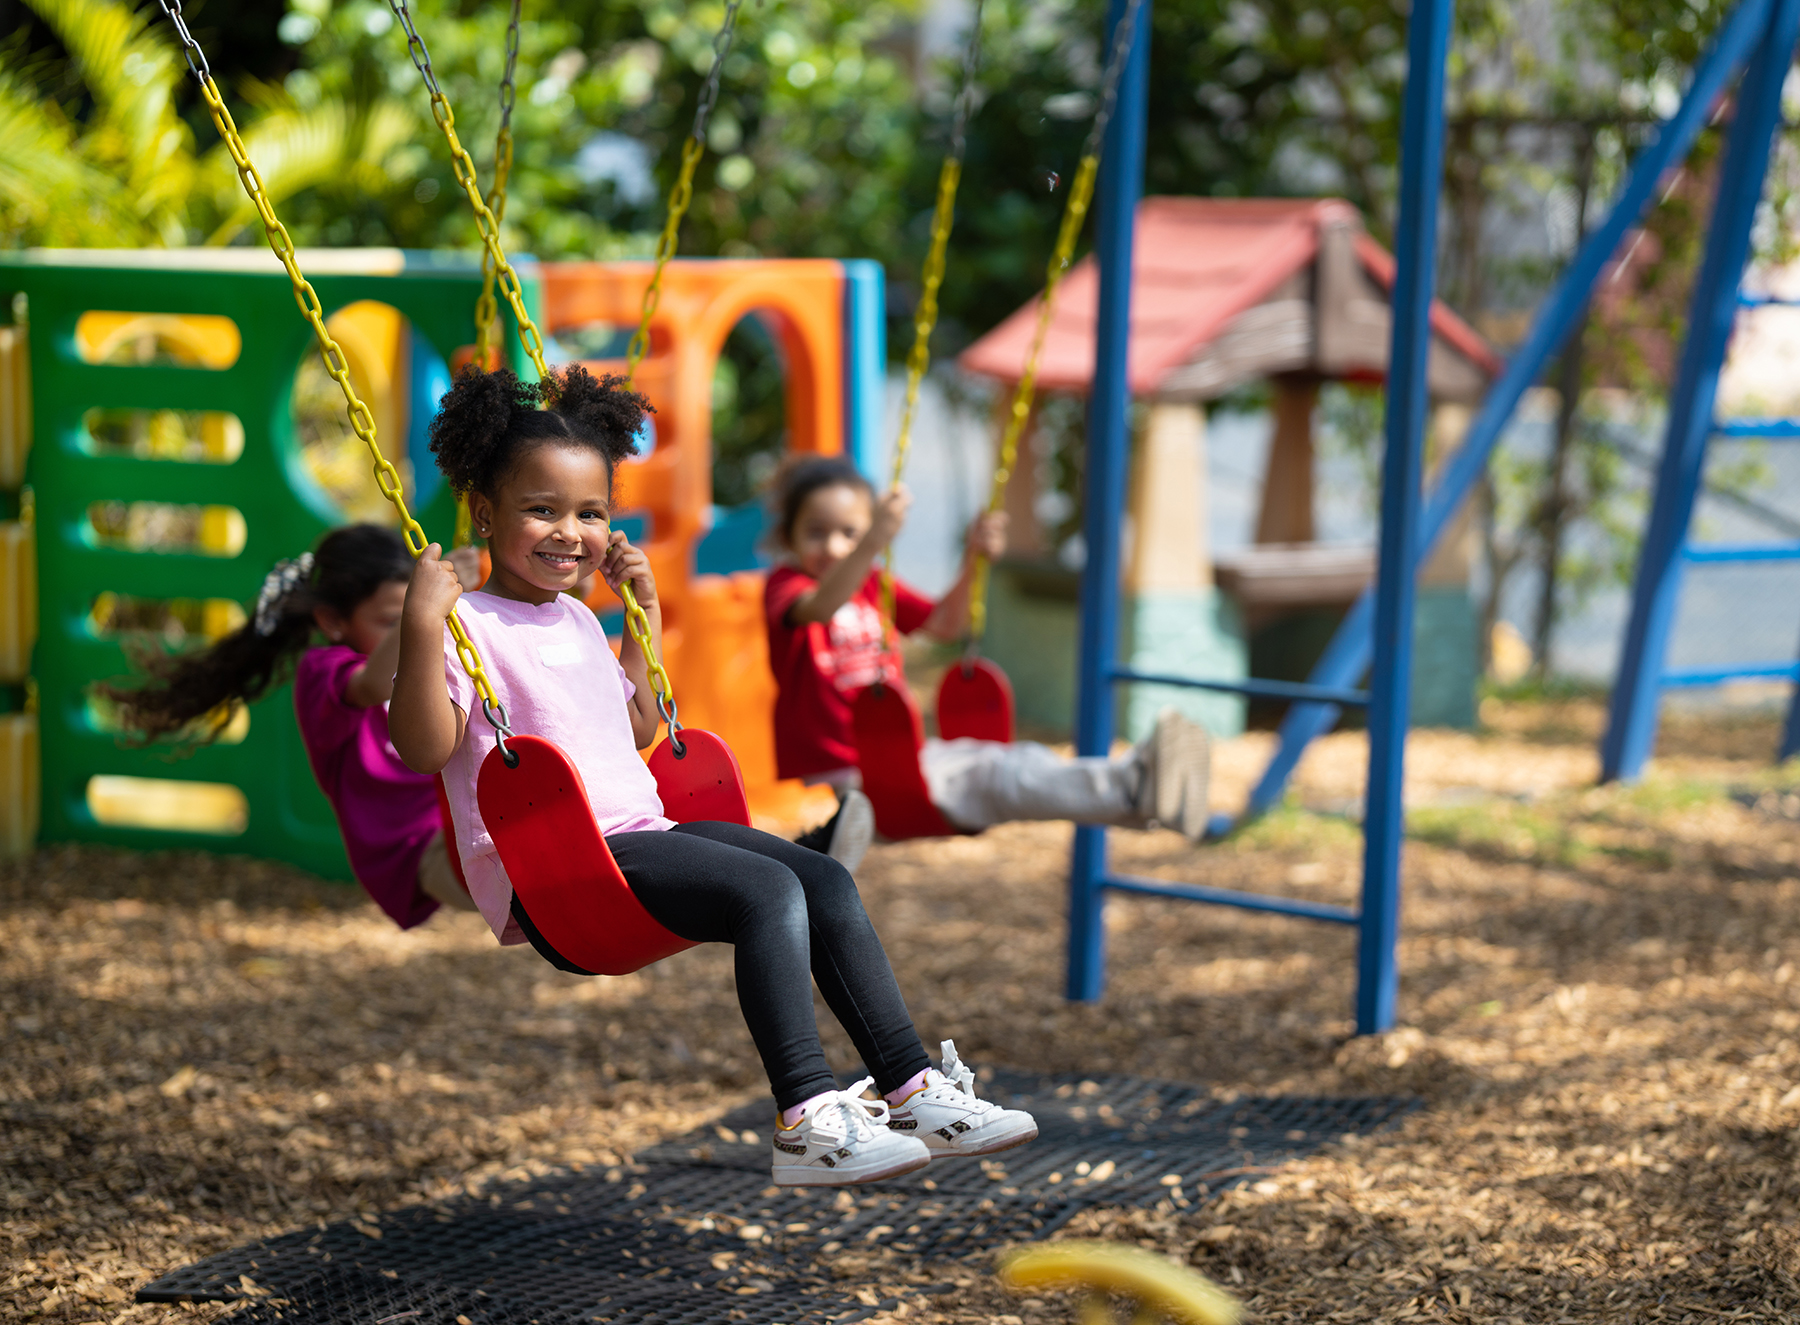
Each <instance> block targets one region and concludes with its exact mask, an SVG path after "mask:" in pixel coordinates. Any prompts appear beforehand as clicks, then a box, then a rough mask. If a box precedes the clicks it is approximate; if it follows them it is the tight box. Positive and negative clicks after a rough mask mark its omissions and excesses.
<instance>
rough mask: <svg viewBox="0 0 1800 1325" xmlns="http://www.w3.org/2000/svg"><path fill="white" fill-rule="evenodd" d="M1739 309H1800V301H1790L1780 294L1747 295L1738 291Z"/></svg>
mask: <svg viewBox="0 0 1800 1325" xmlns="http://www.w3.org/2000/svg"><path fill="white" fill-rule="evenodd" d="M1738 307H1740V308H1800V299H1789V298H1786V297H1785V296H1782V295H1778V294H1745V293H1744V292H1743V291H1741V290H1740V291H1738Z"/></svg>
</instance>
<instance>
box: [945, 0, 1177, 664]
mask: <svg viewBox="0 0 1800 1325" xmlns="http://www.w3.org/2000/svg"><path fill="white" fill-rule="evenodd" d="M1142 8H1143V0H1130V3H1129V4H1128V5H1126V7H1125V14H1124V17H1122V18H1121V19H1120V20H1119V25H1118V27H1116V28H1115V29H1114V30H1113V40H1112V50H1111V51H1110V52H1108V54H1107V60H1106V73H1105V77H1104V79H1103V80H1102V83H1101V90H1100V105H1099V108H1098V109H1097V110H1096V111H1095V112H1094V122H1093V124H1092V125H1091V126H1089V128H1088V135H1087V140H1086V141H1085V142H1084V143H1083V144H1082V148H1081V164H1080V165H1079V166H1077V167H1076V170H1075V179H1074V181H1073V182H1072V183H1071V184H1070V185H1069V201H1068V202H1067V203H1066V204H1065V205H1064V207H1063V217H1062V225H1061V227H1060V228H1059V229H1058V231H1057V236H1056V248H1055V250H1054V251H1053V252H1052V253H1051V255H1050V264H1049V266H1048V268H1047V269H1046V270H1045V273H1044V292H1043V294H1042V295H1040V296H1039V297H1038V314H1037V325H1036V326H1035V327H1034V328H1033V329H1032V335H1031V348H1030V349H1029V350H1028V351H1027V353H1026V355H1025V367H1024V371H1022V372H1021V373H1020V374H1019V381H1018V385H1017V386H1016V387H1015V388H1014V390H1013V399H1012V408H1011V409H1010V410H1008V411H1007V416H1006V429H1005V431H1004V432H1003V433H1002V434H1001V438H1000V455H999V458H998V459H997V460H996V462H995V464H994V481H993V484H992V486H991V487H990V488H989V491H988V503H987V510H988V513H989V514H993V513H995V512H997V511H999V510H1001V509H1002V508H1003V507H1004V506H1005V504H1006V485H1007V484H1008V483H1009V482H1010V481H1011V480H1012V472H1013V466H1015V465H1016V464H1018V461H1019V440H1020V438H1021V437H1022V436H1023V435H1024V432H1025V425H1026V424H1027V423H1028V422H1029V421H1030V419H1031V407H1032V403H1033V401H1034V400H1035V398H1036V396H1037V376H1038V368H1039V366H1040V365H1041V363H1042V361H1043V357H1044V343H1045V341H1046V340H1047V339H1048V338H1049V334H1050V317H1051V314H1052V313H1053V312H1054V311H1055V307H1056V291H1057V287H1058V286H1060V285H1061V284H1062V279H1063V277H1064V275H1066V274H1067V273H1068V270H1069V263H1070V261H1071V260H1072V259H1073V258H1074V256H1075V241H1076V240H1077V239H1079V238H1080V237H1081V225H1082V222H1083V221H1084V220H1086V219H1087V212H1088V206H1089V204H1091V203H1092V202H1093V199H1094V182H1095V180H1096V179H1097V177H1098V176H1099V173H1100V150H1101V147H1102V145H1103V143H1104V142H1105V139H1106V127H1107V125H1108V124H1109V123H1111V121H1112V115H1113V110H1114V108H1115V107H1116V106H1117V105H1118V104H1119V79H1120V76H1121V75H1122V74H1123V73H1124V71H1125V60H1126V57H1127V56H1129V55H1130V53H1131V48H1132V46H1133V45H1134V43H1135V41H1136V37H1137V23H1138V12H1139V11H1140V10H1141V9H1142ZM991 574H992V567H991V565H990V563H989V562H988V559H987V557H986V555H985V554H980V553H978V554H977V555H976V557H975V565H974V568H973V575H972V576H971V579H970V584H969V647H970V651H971V652H976V651H979V649H980V647H981V640H982V637H983V636H984V635H985V634H986V633H987V599H988V581H989V579H990V578H991Z"/></svg>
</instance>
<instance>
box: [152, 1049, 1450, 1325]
mask: <svg viewBox="0 0 1800 1325" xmlns="http://www.w3.org/2000/svg"><path fill="white" fill-rule="evenodd" d="M984 1075H985V1077H986V1080H985V1081H984V1083H983V1085H982V1088H981V1089H982V1093H983V1094H984V1095H987V1096H988V1097H990V1098H993V1099H998V1100H1000V1101H1001V1102H1002V1103H1005V1104H1008V1105H1012V1106H1015V1107H1020V1108H1026V1109H1030V1110H1031V1111H1032V1113H1034V1114H1035V1115H1036V1116H1037V1120H1038V1127H1039V1137H1038V1140H1037V1141H1036V1142H1034V1143H1032V1144H1031V1145H1028V1146H1023V1147H1021V1148H1019V1149H1017V1150H1013V1151H1009V1152H1006V1153H1004V1154H1001V1155H996V1156H994V1157H992V1159H990V1160H953V1161H943V1162H940V1163H936V1164H933V1165H932V1166H931V1167H930V1168H928V1169H925V1170H923V1171H922V1172H920V1173H919V1174H916V1175H913V1176H911V1177H908V1178H905V1179H901V1180H899V1181H896V1182H892V1183H884V1184H880V1185H878V1186H871V1187H860V1188H849V1189H830V1190H821V1189H811V1190H806V1191H798V1192H796V1191H784V1190H780V1189H777V1188H775V1187H773V1186H771V1185H770V1183H769V1126H770V1123H771V1121H772V1120H771V1118H770V1114H771V1109H770V1107H769V1105H768V1104H767V1103H766V1102H763V1101H758V1102H756V1103H754V1104H750V1105H746V1106H744V1107H743V1108H742V1109H738V1110H735V1111H734V1112H732V1113H731V1114H728V1115H726V1116H725V1117H723V1118H720V1119H719V1120H718V1121H717V1122H715V1123H713V1124H709V1125H708V1126H706V1127H704V1128H701V1129H699V1130H698V1131H696V1132H693V1133H690V1134H689V1135H687V1136H684V1137H680V1138H677V1139H675V1140H673V1141H669V1142H665V1143H663V1144H661V1145H658V1146H655V1147H652V1148H651V1149H649V1150H646V1151H643V1152H641V1153H640V1154H639V1155H638V1156H637V1162H636V1163H634V1164H631V1165H625V1166H621V1167H615V1168H610V1169H597V1168H594V1169H588V1170H586V1171H585V1172H568V1173H562V1174H558V1175H556V1176H554V1177H550V1178H544V1179H538V1180H536V1181H533V1182H530V1183H520V1184H511V1185H506V1186H499V1187H494V1188H490V1189H489V1190H488V1191H487V1192H486V1193H485V1194H484V1195H482V1196H481V1197H466V1198H461V1199H459V1200H455V1201H449V1202H444V1203H440V1204H436V1205H429V1206H414V1207H410V1208H408V1209H405V1210H401V1211H397V1212H394V1213H392V1214H387V1215H383V1216H381V1217H380V1219H379V1220H378V1221H376V1220H369V1221H352V1222H349V1223H342V1224H333V1225H330V1226H328V1227H325V1228H321V1229H317V1230H309V1231H305V1232H299V1233H290V1234H287V1235H285V1236H283V1237H279V1238H273V1239H270V1240H269V1241H266V1242H259V1243H253V1244H251V1245H249V1246H245V1247H240V1248H236V1249H234V1250H232V1251H228V1252H224V1253H221V1254H220V1255H217V1256H213V1257H209V1258H208V1259H206V1260H204V1261H201V1262H199V1263H198V1264H195V1265H191V1266H188V1267H186V1268H184V1269H180V1270H176V1271H174V1272H173V1273H171V1274H168V1275H165V1276H163V1277H162V1278H161V1279H158V1280H156V1281H155V1282H154V1283H151V1284H149V1285H147V1286H145V1287H144V1288H143V1289H141V1290H140V1291H139V1293H138V1300H139V1301H144V1302H179V1301H222V1300H244V1299H249V1300H248V1301H245V1304H244V1306H243V1307H241V1308H240V1309H239V1311H238V1312H236V1313H235V1315H234V1319H235V1320H238V1321H245V1322H258V1323H260V1322H273V1321H285V1322H312V1321H317V1322H327V1321H330V1322H339V1321H341V1322H357V1323H358V1325H463V1323H464V1322H467V1323H468V1325H478V1323H484V1322H493V1323H494V1325H504V1323H507V1322H515V1321H516V1322H520V1325H525V1323H527V1322H536V1325H562V1323H564V1322H571V1323H572V1322H577V1321H584V1322H585V1321H607V1322H615V1321H616V1322H640V1321H641V1322H650V1321H655V1322H661V1323H666V1325H681V1323H685V1322H693V1323H694V1325H699V1323H700V1322H719V1321H742V1322H746V1325H809V1323H810V1322H823V1321H845V1322H848V1321H853V1320H858V1319H861V1318H862V1317H864V1316H867V1315H869V1314H871V1313H872V1312H873V1311H874V1310H877V1309H879V1308H878V1307H876V1306H873V1305H870V1304H869V1301H868V1295H867V1293H866V1290H864V1295H863V1296H861V1297H858V1296H857V1295H856V1291H855V1289H854V1288H853V1287H852V1288H846V1287H845V1285H844V1284H843V1283H842V1282H841V1281H839V1280H838V1279H837V1278H836V1277H835V1276H834V1275H833V1274H832V1272H831V1263H832V1260H833V1258H834V1256H835V1255H836V1254H837V1253H840V1252H847V1251H849V1250H851V1249H856V1248H862V1249H865V1250H875V1249H877V1248H880V1249H885V1250H887V1251H891V1252H895V1253H899V1254H901V1255H904V1256H906V1257H909V1258H916V1259H918V1260H921V1261H946V1260H957V1259H961V1258H964V1257H970V1256H977V1255H980V1254H982V1253H984V1252H986V1251H987V1250H989V1249H991V1248H992V1247H994V1246H996V1245H998V1244H1000V1243H1003V1242H1011V1241H1018V1240H1020V1239H1029V1238H1036V1237H1043V1236H1046V1235H1047V1234H1049V1233H1051V1232H1053V1231H1054V1230H1055V1229H1057V1228H1058V1227H1060V1226H1061V1225H1062V1224H1063V1223H1064V1222H1066V1221H1067V1220H1068V1219H1069V1218H1070V1217H1071V1216H1072V1215H1074V1214H1075V1213H1076V1212H1077V1211H1078V1210H1081V1209H1083V1208H1085V1207H1088V1206H1093V1205H1101V1204H1105V1205H1126V1206H1143V1205H1150V1204H1152V1203H1154V1202H1156V1201H1159V1200H1164V1199H1167V1200H1172V1201H1174V1202H1175V1203H1176V1204H1177V1205H1178V1206H1188V1205H1193V1204H1195V1203H1198V1202H1201V1201H1204V1200H1205V1199H1207V1197H1209V1196H1210V1195H1212V1194H1214V1193H1216V1192H1218V1191H1219V1190H1220V1189H1221V1188H1223V1187H1225V1186H1229V1185H1232V1184H1234V1183H1237V1182H1242V1181H1247V1180H1250V1179H1253V1178H1254V1177H1256V1176H1258V1175H1260V1174H1262V1173H1266V1172H1268V1171H1269V1170H1271V1169H1272V1168H1274V1167H1277V1166H1279V1165H1280V1164H1282V1163H1283V1162H1285V1161H1287V1160H1290V1159H1293V1158H1295V1157H1297V1156H1299V1155H1303V1154H1305V1153H1307V1152H1308V1151H1311V1150H1314V1149H1317V1148H1318V1147H1319V1146H1321V1145H1324V1144H1326V1143H1327V1142H1330V1141H1333V1140H1335V1139H1337V1138H1338V1137H1340V1136H1343V1135H1345V1134H1365V1133H1368V1132H1371V1131H1374V1130H1377V1129H1379V1128H1381V1127H1384V1126H1386V1125H1388V1124H1389V1123H1391V1122H1392V1121H1393V1120H1394V1119H1396V1118H1397V1117H1399V1116H1400V1115H1401V1114H1403V1113H1406V1112H1407V1111H1409V1110H1410V1109H1412V1108H1413V1107H1414V1104H1415V1102H1414V1101H1411V1100H1406V1099H1392V1098H1376V1099H1306V1098H1293V1097H1275V1098H1251V1099H1239V1100H1234V1101H1219V1100H1215V1099H1212V1098H1210V1097H1209V1096H1207V1095H1206V1094H1204V1093H1203V1092H1201V1091H1200V1090H1198V1089H1197V1088H1195V1087H1192V1086H1184V1085H1179V1084H1175V1083H1169V1082H1156V1081H1145V1080H1141V1079H1138V1078H1133V1077H1099V1078H1094V1079H1091V1080H1073V1079H1068V1078H1048V1079H1046V1078H1038V1077H1031V1076H1026V1075H1023V1074H1019V1073H1013V1072H1004V1071H1001V1072H989V1073H986V1074H984ZM882 1305H886V1304H882Z"/></svg>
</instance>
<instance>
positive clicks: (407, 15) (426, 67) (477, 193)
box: [388, 0, 550, 381]
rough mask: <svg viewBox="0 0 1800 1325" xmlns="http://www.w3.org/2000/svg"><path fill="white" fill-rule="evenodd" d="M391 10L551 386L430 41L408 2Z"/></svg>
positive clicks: (398, 0)
mask: <svg viewBox="0 0 1800 1325" xmlns="http://www.w3.org/2000/svg"><path fill="white" fill-rule="evenodd" d="M388 8H389V9H391V10H393V12H394V17H395V18H397V19H399V20H400V28H401V30H402V31H403V32H405V34H406V53H407V55H409V56H410V57H411V58H412V62H413V67H414V68H415V69H417V70H418V71H419V77H421V78H423V79H424V80H425V90H426V91H427V92H428V93H430V95H431V118H432V119H434V120H436V121H437V126H438V128H439V129H441V130H442V131H443V134H444V141H445V142H446V143H448V144H449V145H450V169H451V171H452V173H454V174H455V176H456V182H457V183H458V184H459V185H461V186H462V191H463V193H464V194H465V195H466V196H467V197H468V199H469V206H470V207H472V208H473V209H474V211H475V225H476V228H477V229H478V230H480V232H481V242H482V245H483V247H484V249H485V250H486V259H491V260H492V262H493V264H494V268H495V271H496V272H497V273H498V275H499V281H500V288H501V290H502V291H503V292H504V293H505V295H506V302H507V304H508V305H510V306H511V308H512V311H513V317H514V319H515V320H516V321H517V322H518V324H519V339H520V340H521V341H523V342H524V345H525V353H526V354H527V355H528V356H530V358H531V363H532V367H534V368H536V369H537V374H538V378H539V380H542V381H548V380H549V378H550V367H549V364H548V363H546V362H545V359H544V338H543V336H542V335H541V334H539V332H538V328H537V323H536V322H534V321H532V318H531V314H530V313H529V312H528V311H526V308H525V291H524V288H523V287H522V286H521V285H520V283H519V274H518V273H517V272H515V271H514V270H513V267H512V263H510V262H508V261H507V260H506V250H505V249H504V248H503V247H502V246H501V243H500V225H499V223H498V222H497V221H496V220H495V219H494V213H493V212H492V211H490V210H489V209H488V205H487V203H486V201H485V200H484V199H483V198H482V196H481V186H480V184H479V182H478V181H477V180H476V178H475V162H474V160H473V159H472V158H471V157H470V156H469V152H468V149H467V148H465V147H464V146H463V145H462V140H461V139H460V138H458V137H457V136H456V116H455V114H454V113H453V112H452V111H451V109H450V100H449V98H448V97H446V96H445V95H444V92H443V89H442V88H440V87H439V86H438V80H437V74H436V73H435V72H434V71H433V70H432V67H431V52H430V51H429V50H427V49H426V46H425V39H424V38H423V37H421V36H420V35H419V29H418V28H417V27H416V26H415V25H414V23H413V17H412V11H411V10H409V9H408V8H407V6H406V0H388Z"/></svg>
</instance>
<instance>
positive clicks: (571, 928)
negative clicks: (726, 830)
mask: <svg viewBox="0 0 1800 1325" xmlns="http://www.w3.org/2000/svg"><path fill="white" fill-rule="evenodd" d="M507 745H508V747H509V748H510V749H511V750H512V751H513V752H514V753H515V754H517V755H518V757H519V761H518V765H517V767H514V768H508V767H507V766H506V760H505V759H504V758H503V757H502V756H501V754H500V751H499V749H498V748H496V749H493V750H490V751H489V752H488V755H487V758H486V759H484V760H482V762H481V772H480V774H479V775H478V776H477V779H476V784H475V795H476V800H477V801H478V803H479V804H480V806H481V817H482V820H483V821H484V822H485V823H486V824H487V829H488V833H489V835H490V836H491V837H492V838H493V839H494V846H495V848H496V850H498V852H499V854H500V863H501V864H502V865H504V866H505V867H506V875H507V878H509V879H510V880H511V881H512V885H513V902H514V911H513V914H514V915H515V916H516V917H517V918H518V919H519V922H520V924H521V925H522V926H523V927H524V929H525V931H526V933H527V934H528V935H530V936H531V938H532V941H533V943H532V946H534V947H536V948H537V949H538V951H539V952H540V953H542V954H543V956H544V957H545V958H546V959H547V960H549V961H550V962H551V963H552V964H553V965H556V966H559V967H561V968H562V969H563V970H566V971H573V972H576V973H577V974H581V975H629V974H630V973H631V972H633V971H636V970H640V969H642V968H643V967H645V966H648V965H650V964H651V963H652V962H659V961H661V960H662V959H663V958H664V957H669V956H672V955H674V954H675V953H677V952H680V951H681V950H682V949H683V948H691V947H693V946H694V945H693V943H691V942H690V941H689V940H687V939H684V938H681V937H679V936H678V935H675V934H672V933H670V932H669V931H668V930H667V929H665V928H663V926H661V925H659V924H658V923H657V922H656V921H655V920H653V919H651V917H650V913H649V912H648V911H646V910H645V909H644V906H643V903H641V902H639V901H638V899H637V896H636V895H635V894H634V893H633V892H632V891H631V886H630V885H629V884H628V883H626V882H625V876H624V874H623V873H621V872H620V870H619V866H618V862H617V861H615V860H614V859H613V855H612V852H611V851H610V850H608V849H607V845H606V839H605V838H604V837H602V836H601V835H600V826H599V824H598V823H596V822H595V821H594V812H593V809H592V807H591V806H590V804H589V802H588V797H587V788H586V787H584V786H583V785H582V781H581V774H580V772H579V771H578V770H577V769H576V767H575V765H574V764H572V763H570V762H569V757H568V756H567V755H565V754H564V753H563V752H562V751H561V750H560V749H558V748H557V747H556V746H555V745H553V744H552V743H551V742H549V741H546V740H544V739H543V738H542V737H539V736H513V737H510V738H508V740H507ZM670 746H671V743H670V742H669V741H667V740H665V741H664V742H663V743H662V744H661V745H660V746H658V747H657V749H656V750H654V751H653V752H652V753H651V756H650V771H651V772H652V774H654V775H655V777H656V780H657V790H658V791H659V792H660V794H661V796H662V801H663V812H664V813H665V814H667V815H668V816H669V818H671V819H673V820H675V821H676V822H677V823H694V822H697V821H699V820H702V819H721V820H725V821H727V822H731V823H741V824H744V825H746V826H747V825H748V824H749V823H750V807H749V805H748V804H747V803H746V802H745V799H744V783H743V777H742V775H741V774H740V773H739V771H738V764H737V759H736V757H735V756H733V755H732V753H731V749H730V747H728V746H727V745H726V744H725V743H724V742H723V741H721V740H720V739H719V738H718V737H717V736H714V735H713V734H712V733H711V732H704V731H694V730H685V729H684V730H683V731H682V733H681V746H682V753H681V754H680V755H677V754H676V753H675V752H674V750H673V749H671V748H670Z"/></svg>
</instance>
